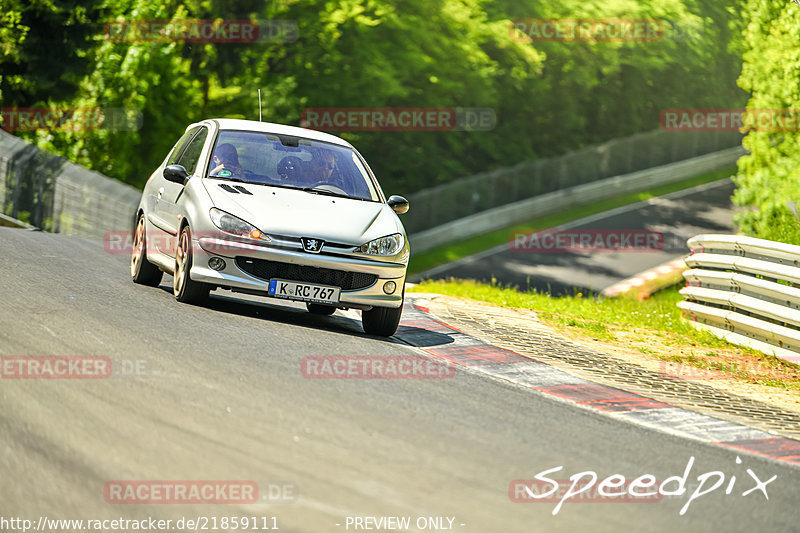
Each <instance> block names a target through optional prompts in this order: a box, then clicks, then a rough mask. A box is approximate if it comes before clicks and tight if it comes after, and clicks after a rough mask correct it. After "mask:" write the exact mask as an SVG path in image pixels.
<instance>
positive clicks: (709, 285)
mask: <svg viewBox="0 0 800 533" xmlns="http://www.w3.org/2000/svg"><path fill="white" fill-rule="evenodd" d="M687 244H688V246H689V248H690V249H691V251H692V254H691V255H690V256H689V257H687V258H686V260H685V261H686V265H687V266H688V267H689V270H687V271H686V272H684V273H683V277H684V279H685V280H686V287H684V288H683V289H681V291H680V293H681V294H682V295H683V296H684V298H686V300H684V301H681V302H678V307H679V308H680V309H681V310H682V311H683V316H684V317H685V318H687V319H690V320H691V321H692V324H693V325H694V326H695V327H697V328H698V329H701V330H705V331H708V332H710V333H712V334H714V335H716V336H718V337H721V338H724V339H725V340H727V341H728V342H731V343H733V344H737V345H740V346H748V347H750V348H753V349H756V350H759V351H761V352H764V353H766V354H770V355H774V356H776V357H779V358H781V359H786V360H789V361H791V362H794V363H800V246H795V245H793V244H785V243H780V242H773V241H767V240H764V239H755V238H753V237H743V236H739V235H697V236H696V237H692V238H691V239H689V241H688V243H687Z"/></svg>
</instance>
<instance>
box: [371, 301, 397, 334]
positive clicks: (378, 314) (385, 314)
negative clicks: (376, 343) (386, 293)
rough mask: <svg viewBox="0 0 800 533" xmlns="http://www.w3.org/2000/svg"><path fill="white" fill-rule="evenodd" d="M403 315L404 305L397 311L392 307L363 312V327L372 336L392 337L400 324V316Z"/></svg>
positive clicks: (375, 308)
mask: <svg viewBox="0 0 800 533" xmlns="http://www.w3.org/2000/svg"><path fill="white" fill-rule="evenodd" d="M402 314H403V305H402V304H400V307H398V308H397V309H392V308H390V307H373V308H372V309H370V310H369V311H362V312H361V325H362V326H363V327H364V332H366V333H369V334H370V335H379V336H381V337H391V336H392V335H394V333H395V331H397V326H398V324H400V315H402Z"/></svg>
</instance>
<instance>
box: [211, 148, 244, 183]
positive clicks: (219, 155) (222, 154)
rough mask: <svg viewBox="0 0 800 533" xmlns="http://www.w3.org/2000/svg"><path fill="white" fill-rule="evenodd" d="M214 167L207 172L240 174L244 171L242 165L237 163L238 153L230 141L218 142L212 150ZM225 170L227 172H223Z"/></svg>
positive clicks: (219, 174)
mask: <svg viewBox="0 0 800 533" xmlns="http://www.w3.org/2000/svg"><path fill="white" fill-rule="evenodd" d="M213 162H214V165H215V166H214V168H213V169H212V170H211V172H210V173H209V174H210V175H211V176H220V177H228V176H233V175H236V176H241V175H242V174H243V172H244V170H243V169H242V165H240V164H239V153H238V152H237V151H236V147H235V146H234V145H232V144H230V143H225V144H220V145H219V146H217V149H216V150H215V151H214V158H213ZM224 171H227V173H224V174H223V172H224Z"/></svg>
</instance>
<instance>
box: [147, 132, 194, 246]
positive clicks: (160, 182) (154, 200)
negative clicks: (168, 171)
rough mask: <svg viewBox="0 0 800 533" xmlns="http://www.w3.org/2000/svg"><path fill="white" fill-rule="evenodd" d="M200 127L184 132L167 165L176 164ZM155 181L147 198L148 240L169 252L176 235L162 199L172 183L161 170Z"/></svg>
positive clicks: (152, 244)
mask: <svg viewBox="0 0 800 533" xmlns="http://www.w3.org/2000/svg"><path fill="white" fill-rule="evenodd" d="M198 130H199V128H193V129H191V130H189V131H187V132H186V133H184V134H183V135H182V136H181V138H180V139H178V142H176V143H175V146H174V147H173V148H172V151H171V152H170V154H169V157H168V158H167V162H166V165H172V164H174V163H175V162H176V161H177V160H178V158H179V157H180V156H181V154H182V153H183V150H184V148H186V145H187V144H189V141H191V140H192V138H193V137H194V135H195V134H196V133H197V132H198ZM153 180H154V183H153V186H152V187H148V190H149V195H148V198H147V220H148V222H149V223H150V227H149V228H148V242H149V246H150V247H151V249H154V250H157V251H158V252H160V253H169V250H170V249H171V248H172V246H171V245H170V241H171V240H174V239H175V237H174V236H173V235H171V233H170V231H169V229H168V228H169V221H168V220H166V218H165V212H164V209H163V205H162V203H161V199H162V198H163V196H164V191H165V190H166V188H167V186H168V185H171V184H170V182H168V181H167V180H166V179H164V175H163V174H162V173H161V172H158V173H157V174H156V176H154V177H153Z"/></svg>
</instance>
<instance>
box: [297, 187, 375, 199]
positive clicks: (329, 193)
mask: <svg viewBox="0 0 800 533" xmlns="http://www.w3.org/2000/svg"><path fill="white" fill-rule="evenodd" d="M300 190H301V191H305V192H310V193H311V194H322V195H324V196H336V197H337V198H349V199H350V200H363V201H365V202H370V201H371V200H367V199H366V198H362V197H360V196H351V195H349V194H343V193H338V192H333V191H329V190H327V189H319V188H317V187H303V188H302V189H300Z"/></svg>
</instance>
